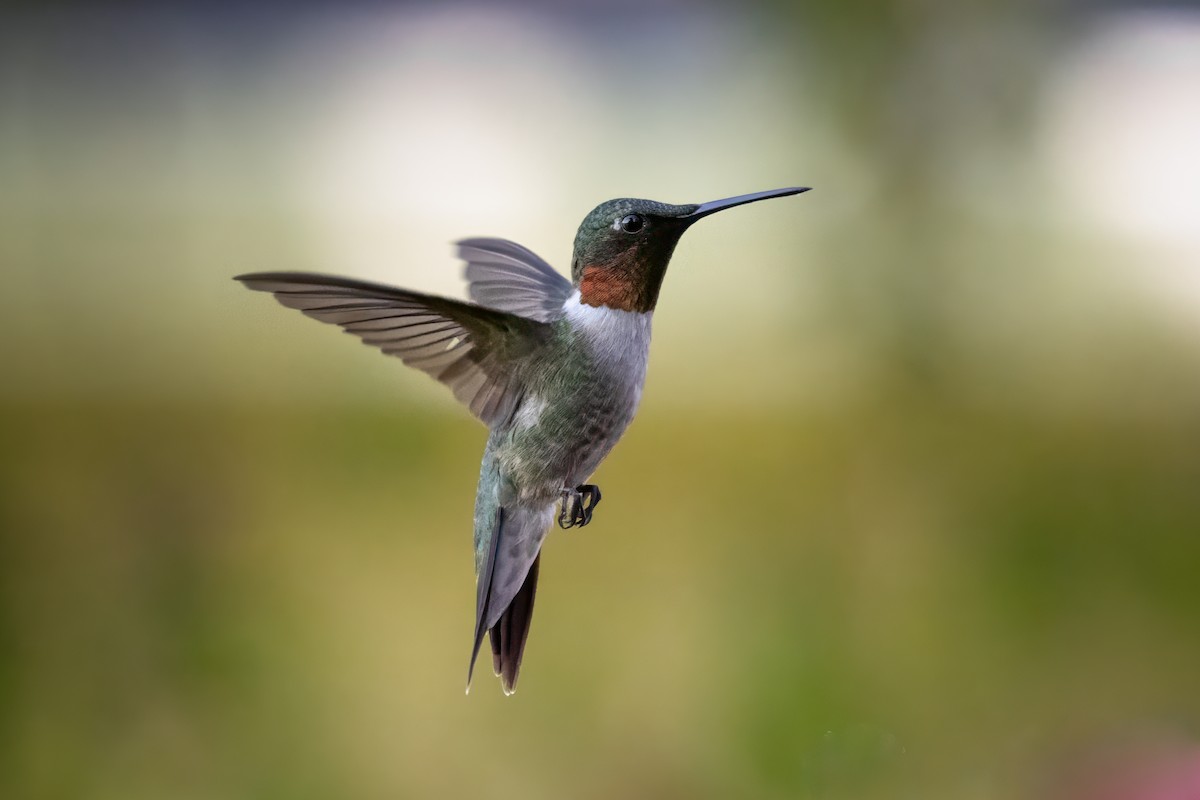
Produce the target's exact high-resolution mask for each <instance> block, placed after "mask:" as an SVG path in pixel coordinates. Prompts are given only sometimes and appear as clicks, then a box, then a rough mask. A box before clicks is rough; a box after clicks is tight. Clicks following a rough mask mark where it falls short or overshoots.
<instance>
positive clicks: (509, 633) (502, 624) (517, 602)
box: [491, 553, 542, 694]
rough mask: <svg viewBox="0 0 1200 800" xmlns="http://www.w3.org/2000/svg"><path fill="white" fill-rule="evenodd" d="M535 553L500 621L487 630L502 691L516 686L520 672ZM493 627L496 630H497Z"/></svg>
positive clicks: (534, 591)
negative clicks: (527, 571)
mask: <svg viewBox="0 0 1200 800" xmlns="http://www.w3.org/2000/svg"><path fill="white" fill-rule="evenodd" d="M541 560H542V556H541V554H540V553H539V554H538V556H537V558H535V559H534V560H533V565H532V566H530V568H529V574H528V575H526V576H525V582H524V583H522V584H521V589H520V591H518V592H517V596H516V597H514V598H513V601H512V603H511V604H510V605H509V606H508V608H507V609H505V611H504V614H503V615H501V617H500V621H499V622H497V623H496V625H495V627H493V628H492V630H491V635H492V664H493V667H494V668H495V670H496V674H497V675H499V676H500V682H501V685H502V686H503V687H504V693H505V694H512V693H513V692H515V691H516V690H517V675H518V674H519V673H520V672H521V656H522V655H524V653H525V640H526V639H527V638H528V637H529V623H530V622H531V621H532V620H533V598H534V596H535V595H536V594H537V580H538V565H539V564H540V563H541ZM497 631H498V632H499V633H497Z"/></svg>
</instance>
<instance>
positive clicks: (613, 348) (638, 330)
mask: <svg viewBox="0 0 1200 800" xmlns="http://www.w3.org/2000/svg"><path fill="white" fill-rule="evenodd" d="M653 315H654V312H653V311H646V312H641V311H620V310H618V309H615V308H609V307H608V306H599V307H597V306H589V305H584V304H583V303H581V302H580V301H579V290H578V289H576V290H575V293H574V294H572V295H571V296H570V297H568V298H567V300H566V302H564V303H563V316H564V317H565V318H566V319H567V321H568V322H570V323H571V326H572V327H573V328H574V329H575V330H576V331H578V332H579V333H580V334H582V335H583V337H584V338H585V340H586V341H587V344H588V346H589V347H590V348H591V350H592V353H593V354H594V356H595V358H596V362H597V363H598V364H600V365H601V366H602V367H604V368H605V370H606V371H608V372H609V373H610V374H611V375H613V376H614V377H618V378H619V379H620V380H621V382H622V383H625V382H626V381H628V386H629V388H630V389H632V390H633V393H634V397H633V403H634V406H635V407H636V405H637V401H638V400H639V399H641V395H642V383H643V382H645V380H646V361H647V359H648V357H649V354H650V322H651V319H652V317H653Z"/></svg>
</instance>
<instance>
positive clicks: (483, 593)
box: [467, 508, 504, 692]
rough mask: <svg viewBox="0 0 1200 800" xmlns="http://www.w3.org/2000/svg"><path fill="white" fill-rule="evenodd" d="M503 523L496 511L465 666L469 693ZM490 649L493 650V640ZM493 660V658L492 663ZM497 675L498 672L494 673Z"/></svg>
mask: <svg viewBox="0 0 1200 800" xmlns="http://www.w3.org/2000/svg"><path fill="white" fill-rule="evenodd" d="M503 523H504V509H503V508H500V509H497V511H496V524H495V527H494V528H493V529H492V541H491V542H490V543H489V545H488V555H487V561H485V562H484V564H483V569H482V570H480V571H479V591H478V598H477V601H476V605H475V641H474V644H473V645H472V647H471V663H470V664H469V665H468V666H467V691H468V692H470V691H471V676H472V675H474V674H475V659H477V658H479V646H480V645H482V644H483V634H484V633H485V632H486V631H487V618H488V616H489V615H490V613H491V612H490V609H489V601H490V600H491V596H492V576H493V575H494V574H495V572H496V551H497V550H498V549H499V547H500V531H501V529H502V527H503ZM492 649H493V650H495V649H496V646H495V642H494V640H493V643H492ZM494 661H495V658H493V662H494ZM496 674H497V675H499V674H500V672H499V670H497V671H496Z"/></svg>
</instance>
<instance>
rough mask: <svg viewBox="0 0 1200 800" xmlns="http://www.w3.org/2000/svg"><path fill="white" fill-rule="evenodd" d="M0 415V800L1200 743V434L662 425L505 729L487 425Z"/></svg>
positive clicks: (796, 776) (740, 422)
mask: <svg viewBox="0 0 1200 800" xmlns="http://www.w3.org/2000/svg"><path fill="white" fill-rule="evenodd" d="M4 411H5V413H4V415H3V419H4V427H3V430H2V431H0V432H2V434H3V437H4V441H5V442H6V446H5V448H4V451H3V452H4V458H3V462H2V463H0V469H2V471H3V475H4V481H3V486H4V492H5V494H4V498H3V530H4V531H5V532H6V533H5V536H4V537H3V540H2V541H3V548H4V552H3V558H2V559H0V563H2V565H3V567H2V569H3V582H2V585H3V587H4V589H3V591H4V600H5V602H4V604H3V609H4V617H3V625H2V627H0V631H2V633H3V642H4V653H5V656H4V658H3V662H2V664H3V675H4V680H3V707H2V709H3V710H2V713H0V719H2V720H3V723H2V724H3V733H4V742H5V746H4V748H3V751H2V752H3V757H2V758H3V767H2V769H0V775H2V776H4V777H3V779H2V780H3V783H2V784H0V792H2V793H3V794H4V795H5V796H9V797H81V796H88V797H118V796H119V797H127V798H128V797H162V796H173V797H179V796H184V797H188V796H195V797H216V796H221V797H232V796H246V797H296V796H313V797H318V796H328V795H330V794H336V795H338V796H343V797H375V796H385V795H388V796H391V795H395V794H396V793H400V794H401V795H407V794H415V795H439V796H447V795H450V796H454V795H460V794H465V793H467V792H473V791H478V790H479V787H481V786H487V787H489V788H488V791H489V792H490V793H494V794H496V795H499V796H508V795H510V794H511V795H521V796H527V797H529V796H532V797H542V796H544V797H561V796H564V795H570V796H585V797H593V796H594V797H612V796H630V797H672V796H678V797H726V796H730V795H731V794H739V795H741V794H751V795H754V796H768V797H769V796H811V797H826V796H837V797H842V796H863V797H896V796H914V797H915V796H947V797H949V796H959V797H962V796H995V795H997V794H1001V795H1003V794H1010V793H1011V792H1013V791H1015V790H1021V789H1023V788H1026V787H1023V786H1022V783H1021V782H1022V781H1023V780H1026V778H1025V777H1022V776H1027V775H1028V774H1029V773H1030V771H1031V770H1034V771H1036V770H1038V769H1043V768H1045V766H1046V764H1047V763H1048V762H1049V761H1052V760H1053V758H1054V757H1055V756H1056V755H1057V754H1059V753H1064V752H1069V751H1070V750H1071V748H1073V747H1075V746H1077V743H1079V742H1085V741H1088V740H1089V739H1090V738H1096V739H1098V740H1102V739H1103V738H1104V737H1107V736H1110V735H1112V734H1114V732H1117V731H1122V730H1126V729H1127V727H1128V726H1130V725H1133V726H1135V727H1142V726H1144V727H1147V728H1155V727H1158V726H1168V727H1171V728H1172V729H1176V728H1178V727H1179V726H1183V729H1184V730H1190V731H1192V732H1193V733H1195V731H1194V728H1193V727H1192V726H1194V725H1195V724H1196V720H1197V719H1200V717H1198V716H1197V715H1200V696H1198V695H1197V694H1196V693H1195V691H1194V686H1195V675H1196V674H1200V637H1197V636H1196V635H1195V634H1196V620H1197V619H1198V618H1200V584H1197V582H1196V581H1195V565H1196V564H1197V563H1200V540H1198V539H1197V537H1196V536H1195V532H1196V527H1195V522H1196V520H1197V519H1200V495H1198V494H1197V492H1196V491H1195V487H1196V485H1197V483H1198V481H1200V457H1198V456H1197V452H1196V450H1195V448H1194V446H1193V444H1192V443H1193V442H1195V441H1196V436H1197V435H1198V434H1200V417H1198V416H1192V417H1189V418H1183V419H1178V420H1175V421H1174V422H1173V423H1172V424H1170V425H1165V424H1162V423H1161V422H1160V423H1158V424H1156V425H1153V426H1150V425H1145V424H1130V423H1120V422H1114V421H1111V420H1110V421H1107V422H1095V421H1090V422H1087V421H1083V422H1075V423H1073V424H1063V423H1062V421H1061V420H1044V419H1038V418H1036V417H1031V416H1023V415H1016V414H1002V413H996V412H993V411H988V410H986V409H980V408H978V407H973V406H971V405H970V404H966V403H958V402H953V401H952V400H949V399H947V398H945V397H942V398H940V399H939V398H935V397H931V396H910V397H908V398H907V399H903V398H900V397H898V396H888V397H885V398H880V400H879V401H878V402H875V403H871V404H869V405H864V406H861V407H852V408H844V409H841V410H839V411H838V412H837V413H830V414H827V415H806V416H804V417H799V416H797V415H792V414H769V415H747V416H742V417H737V416H734V417H730V416H726V415H719V416H705V415H703V414H692V415H676V416H673V417H669V418H668V417H664V416H663V415H662V414H656V413H655V412H654V410H653V409H651V410H650V411H649V412H648V413H646V414H645V415H644V417H643V418H642V419H640V420H639V422H638V423H637V424H636V425H635V426H634V428H633V430H632V431H631V433H630V436H629V438H628V440H627V441H626V442H625V443H623V445H622V446H621V448H619V449H618V451H617V452H616V453H615V454H614V456H613V457H612V459H611V460H610V462H609V463H608V464H607V465H606V466H605V467H603V468H602V469H601V471H600V473H599V475H598V478H597V480H598V482H600V483H601V485H603V486H604V489H605V497H606V502H605V506H604V508H603V509H602V511H603V514H602V516H601V517H598V519H597V522H598V524H597V525H595V526H592V527H589V528H587V529H586V530H585V531H584V532H582V533H580V534H575V533H563V532H558V533H554V534H552V536H551V538H550V541H549V544H548V549H547V561H546V565H545V566H546V568H545V569H544V583H543V586H542V589H541V591H540V592H539V609H538V614H537V623H536V629H537V630H536V631H535V633H534V635H533V639H532V642H531V645H530V649H529V654H528V659H527V665H526V670H525V675H524V676H523V683H522V686H521V691H520V692H519V693H518V694H517V696H516V697H515V698H512V699H509V700H506V699H505V698H503V697H500V696H499V692H498V691H497V690H496V687H495V686H493V685H491V681H490V680H489V679H487V678H486V676H485V677H483V678H482V679H480V680H479V681H478V682H477V685H476V687H475V691H474V692H473V693H472V695H471V696H470V697H469V698H466V699H464V698H463V697H462V695H461V694H460V690H461V686H462V680H463V677H464V668H465V662H466V655H467V645H468V639H469V630H470V624H471V618H470V615H471V612H472V606H471V602H470V598H471V576H470V572H469V567H467V566H464V565H466V564H469V561H470V555H469V553H470V550H469V547H470V545H469V537H468V536H467V535H466V531H467V530H468V529H469V519H470V500H469V498H470V497H471V492H472V484H473V479H474V474H473V473H474V463H475V457H476V456H477V452H476V451H477V450H478V447H479V445H480V444H481V441H482V431H481V430H480V429H478V428H477V427H476V426H473V425H472V424H471V423H469V422H467V421H466V420H464V419H459V418H444V417H441V416H429V415H428V414H426V413H422V412H411V411H410V412H404V411H403V410H401V411H400V413H397V412H396V411H395V410H386V411H384V410H380V411H377V412H370V411H365V410H363V409H358V410H354V411H337V410H330V411H324V412H318V411H291V412H278V413H263V412H255V411H250V410H246V409H240V410H236V409H231V408H224V409H222V408H207V409H203V410H190V411H189V410H181V409H179V408H174V407H167V408H153V407H149V408H97V407H88V406H62V407H55V408H50V407H40V408H32V407H13V406H10V407H7V408H5V409H4ZM456 532H457V533H456Z"/></svg>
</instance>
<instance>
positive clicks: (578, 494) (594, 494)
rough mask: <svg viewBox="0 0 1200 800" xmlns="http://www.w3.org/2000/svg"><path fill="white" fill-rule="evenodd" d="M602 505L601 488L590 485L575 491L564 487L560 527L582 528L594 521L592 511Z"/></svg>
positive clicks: (559, 518)
mask: <svg viewBox="0 0 1200 800" xmlns="http://www.w3.org/2000/svg"><path fill="white" fill-rule="evenodd" d="M599 503H600V487H598V486H594V485H592V484H590V483H585V484H582V485H580V486H576V487H575V488H574V489H568V488H567V487H565V486H564V487H563V489H562V508H561V510H560V511H559V513H558V526H559V527H560V528H563V529H564V530H565V529H567V528H582V527H583V526H584V525H587V524H588V523H589V522H591V521H592V510H593V509H594V508H595V507H596V506H597V505H598V504H599Z"/></svg>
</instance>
